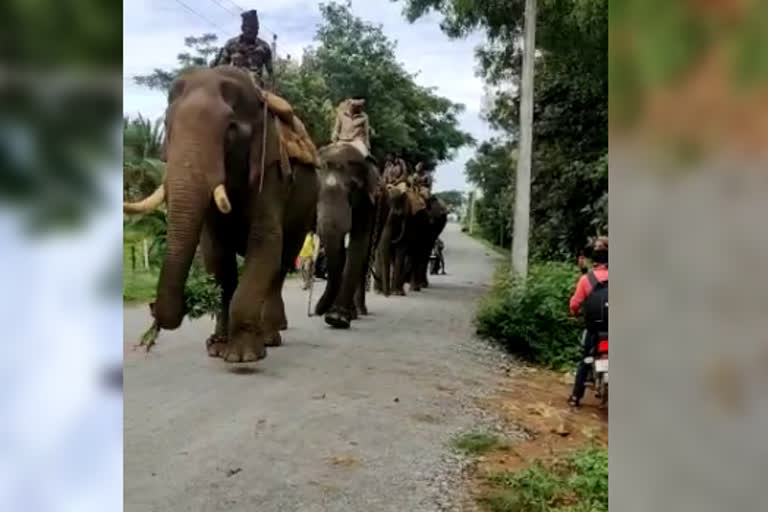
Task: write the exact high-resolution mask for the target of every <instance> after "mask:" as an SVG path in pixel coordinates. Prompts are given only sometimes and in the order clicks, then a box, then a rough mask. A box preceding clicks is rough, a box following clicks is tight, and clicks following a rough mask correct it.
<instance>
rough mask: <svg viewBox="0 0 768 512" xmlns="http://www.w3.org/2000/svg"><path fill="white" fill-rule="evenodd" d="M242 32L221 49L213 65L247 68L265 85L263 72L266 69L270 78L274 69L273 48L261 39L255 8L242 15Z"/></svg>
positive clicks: (261, 84) (258, 81) (272, 77)
mask: <svg viewBox="0 0 768 512" xmlns="http://www.w3.org/2000/svg"><path fill="white" fill-rule="evenodd" d="M241 17H242V20H243V21H242V26H241V30H242V33H241V34H240V35H239V36H237V37H233V38H232V39H230V40H229V41H227V43H226V44H225V45H224V47H223V48H222V49H221V51H219V54H218V55H217V56H216V58H215V59H214V60H213V63H212V64H211V67H214V66H221V65H227V64H229V65H231V66H238V67H243V68H245V69H247V70H248V71H249V72H250V73H251V75H252V76H253V77H254V79H255V80H256V82H257V83H258V84H259V85H260V86H262V87H263V86H264V77H263V72H264V70H265V69H266V71H267V73H268V74H269V77H270V79H272V80H274V73H273V71H272V49H271V48H270V47H269V44H268V43H267V42H266V41H264V40H263V39H260V38H259V37H258V36H259V16H258V14H257V13H256V11H255V10H250V11H245V12H244V13H243V14H242V15H241Z"/></svg>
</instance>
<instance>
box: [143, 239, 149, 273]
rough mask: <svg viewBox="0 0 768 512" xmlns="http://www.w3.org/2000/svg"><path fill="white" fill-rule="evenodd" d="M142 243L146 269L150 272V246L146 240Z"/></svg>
mask: <svg viewBox="0 0 768 512" xmlns="http://www.w3.org/2000/svg"><path fill="white" fill-rule="evenodd" d="M142 243H143V245H144V269H145V270H149V244H148V243H147V239H146V238H145V239H143V240H142Z"/></svg>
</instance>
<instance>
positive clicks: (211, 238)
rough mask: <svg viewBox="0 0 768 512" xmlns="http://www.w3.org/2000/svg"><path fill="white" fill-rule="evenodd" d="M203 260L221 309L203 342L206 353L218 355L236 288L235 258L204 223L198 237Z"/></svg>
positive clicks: (224, 339) (209, 226)
mask: <svg viewBox="0 0 768 512" xmlns="http://www.w3.org/2000/svg"><path fill="white" fill-rule="evenodd" d="M200 247H201V250H202V254H203V262H204V263H205V269H206V271H207V272H208V273H210V274H212V275H213V276H214V277H215V278H216V282H217V283H218V284H219V287H220V288H221V309H220V310H219V311H217V312H216V328H215V330H214V332H213V334H211V335H210V336H209V337H208V339H207V340H206V342H205V346H206V350H207V351H208V355H209V356H211V357H219V356H220V355H221V352H222V351H223V349H224V346H225V345H226V343H227V334H228V332H227V331H228V322H229V305H230V302H231V300H232V295H233V294H234V293H235V289H236V288H237V258H236V256H235V251H234V250H231V249H229V247H228V246H227V244H225V243H224V241H222V240H221V239H220V237H217V235H216V229H215V228H214V227H213V225H212V224H211V223H206V225H205V227H204V228H203V232H202V234H201V237H200Z"/></svg>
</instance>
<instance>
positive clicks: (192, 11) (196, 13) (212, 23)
mask: <svg viewBox="0 0 768 512" xmlns="http://www.w3.org/2000/svg"><path fill="white" fill-rule="evenodd" d="M174 1H175V2H176V3H177V4H179V5H180V6H182V7H183V8H185V9H186V10H188V11H189V12H191V13H192V14H194V15H195V16H197V17H199V18H200V19H202V20H203V21H205V22H207V23H208V24H209V25H211V26H213V27H215V28H217V29H219V30H221V31H222V32H223V33H225V34H226V30H224V29H223V28H221V26H219V25H218V24H216V23H214V22H212V21H211V20H210V19H208V18H207V17H206V16H203V15H202V14H200V13H199V12H197V11H196V10H194V9H193V8H191V7H190V6H189V5H187V4H186V3H184V2H183V1H182V0H174Z"/></svg>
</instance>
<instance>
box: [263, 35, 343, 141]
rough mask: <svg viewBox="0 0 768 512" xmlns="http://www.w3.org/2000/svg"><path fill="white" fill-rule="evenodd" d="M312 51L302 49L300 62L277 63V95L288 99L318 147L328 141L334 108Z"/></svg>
mask: <svg viewBox="0 0 768 512" xmlns="http://www.w3.org/2000/svg"><path fill="white" fill-rule="evenodd" d="M313 58H314V57H313V52H312V51H311V50H306V51H305V52H304V57H303V59H302V60H301V63H296V62H292V61H286V60H284V59H280V60H278V63H277V65H276V66H275V69H276V74H277V76H278V82H277V92H278V94H280V96H282V97H283V98H285V99H286V100H288V102H289V103H290V104H291V106H292V107H293V108H294V110H295V112H296V114H297V115H298V116H299V118H300V119H301V121H302V122H303V123H304V127H305V128H306V129H307V132H308V133H309V135H310V137H312V140H313V141H314V142H315V144H316V145H317V146H318V147H322V146H324V145H326V144H328V143H329V142H331V128H332V127H333V122H334V120H335V118H336V108H335V106H334V104H333V102H332V101H331V99H330V98H331V90H330V88H329V86H328V83H327V82H326V79H325V76H324V75H323V73H321V72H320V70H319V69H317V65H316V63H315V61H314V60H313Z"/></svg>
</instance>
